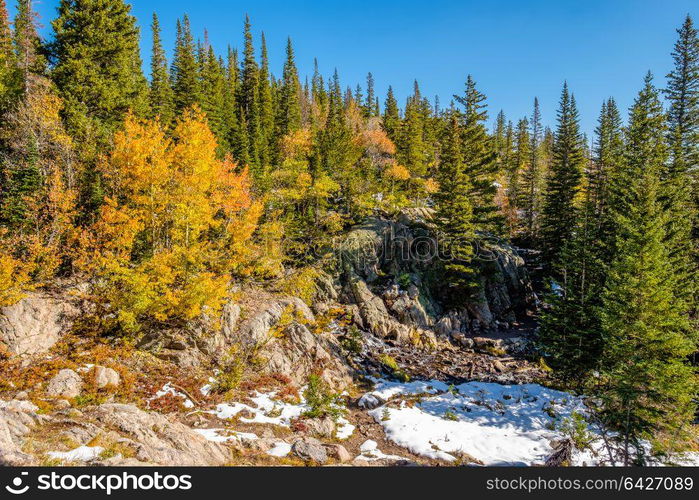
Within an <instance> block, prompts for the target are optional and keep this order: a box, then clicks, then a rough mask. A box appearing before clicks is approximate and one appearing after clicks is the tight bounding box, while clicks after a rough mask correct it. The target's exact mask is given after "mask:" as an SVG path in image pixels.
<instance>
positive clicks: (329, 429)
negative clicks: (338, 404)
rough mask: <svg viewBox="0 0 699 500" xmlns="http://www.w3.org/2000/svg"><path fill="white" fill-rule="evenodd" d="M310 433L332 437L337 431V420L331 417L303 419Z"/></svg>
mask: <svg viewBox="0 0 699 500" xmlns="http://www.w3.org/2000/svg"><path fill="white" fill-rule="evenodd" d="M303 423H304V424H305V425H306V428H307V429H308V433H309V434H311V435H313V436H316V437H321V438H330V437H332V436H333V434H334V433H335V427H336V425H335V421H334V420H333V419H332V418H330V417H323V418H309V419H306V420H304V421H303Z"/></svg>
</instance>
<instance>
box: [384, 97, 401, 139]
mask: <svg viewBox="0 0 699 500" xmlns="http://www.w3.org/2000/svg"><path fill="white" fill-rule="evenodd" d="M383 129H384V130H385V131H386V134H387V135H388V138H389V139H391V141H393V142H394V143H395V142H397V140H398V131H399V130H400V110H399V109H398V101H396V98H395V96H394V95H393V88H392V87H391V86H389V87H388V93H387V94H386V101H385V103H384V111H383Z"/></svg>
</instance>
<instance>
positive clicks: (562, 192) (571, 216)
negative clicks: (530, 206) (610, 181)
mask: <svg viewBox="0 0 699 500" xmlns="http://www.w3.org/2000/svg"><path fill="white" fill-rule="evenodd" d="M585 163H586V160H585V156H584V150H583V143H582V137H581V135H580V129H579V123H578V110H577V107H576V105H575V98H574V97H573V96H571V95H570V93H569V92H568V85H567V84H565V85H564V86H563V92H562V93H561V100H560V107H559V110H558V127H557V130H556V134H555V140H554V144H553V159H552V164H551V172H550V174H549V176H548V182H547V185H546V190H545V192H544V203H543V209H542V221H541V236H542V250H543V258H544V265H545V268H546V270H547V271H548V274H549V275H550V276H551V277H553V278H555V279H560V278H561V273H560V264H561V262H560V256H561V251H562V243H564V242H566V241H568V240H570V239H571V236H572V232H573V229H574V227H575V223H576V219H577V215H578V214H577V211H576V197H577V195H578V193H579V191H580V183H581V180H582V173H583V169H584V167H585Z"/></svg>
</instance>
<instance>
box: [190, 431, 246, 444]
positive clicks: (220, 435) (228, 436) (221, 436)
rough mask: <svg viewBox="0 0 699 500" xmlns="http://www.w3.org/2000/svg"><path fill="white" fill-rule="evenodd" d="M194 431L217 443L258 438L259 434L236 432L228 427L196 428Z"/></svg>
mask: <svg viewBox="0 0 699 500" xmlns="http://www.w3.org/2000/svg"><path fill="white" fill-rule="evenodd" d="M194 432H196V433H198V434H201V435H202V436H204V437H205V438H206V440H207V441H213V442H215V443H225V442H227V441H240V440H242V439H250V440H254V439H258V437H257V434H253V433H252V432H236V431H231V430H228V429H194Z"/></svg>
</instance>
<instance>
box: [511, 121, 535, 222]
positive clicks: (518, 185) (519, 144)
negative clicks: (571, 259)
mask: <svg viewBox="0 0 699 500" xmlns="http://www.w3.org/2000/svg"><path fill="white" fill-rule="evenodd" d="M530 146H531V139H530V137H529V120H527V119H526V118H522V119H521V120H519V121H518V122H517V127H516V130H515V133H514V151H513V154H512V160H511V161H510V162H509V164H508V170H507V199H508V204H509V207H510V211H511V213H510V214H509V221H508V222H509V225H510V230H511V232H512V233H517V232H519V231H520V229H521V226H522V221H521V217H522V214H521V209H522V207H523V206H524V204H525V202H526V192H527V191H526V184H524V182H523V181H524V179H523V174H524V173H525V171H526V170H527V169H528V165H529V160H530V157H531V155H530V151H529V148H530Z"/></svg>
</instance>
